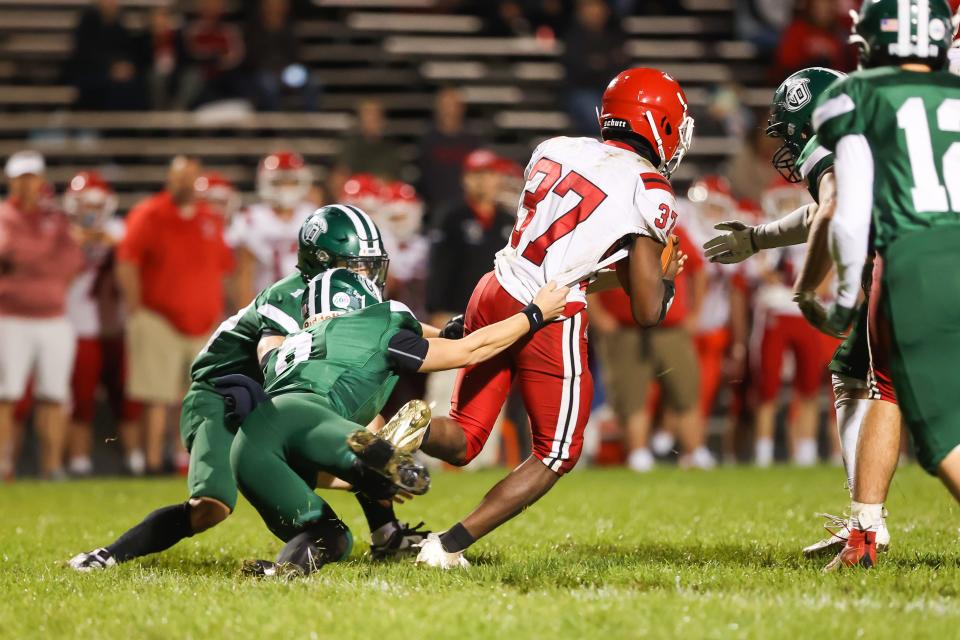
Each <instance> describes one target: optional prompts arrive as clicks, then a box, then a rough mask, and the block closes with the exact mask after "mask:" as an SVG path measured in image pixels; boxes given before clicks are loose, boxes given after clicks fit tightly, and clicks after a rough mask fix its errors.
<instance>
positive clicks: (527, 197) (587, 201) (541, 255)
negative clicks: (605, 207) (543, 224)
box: [510, 158, 607, 267]
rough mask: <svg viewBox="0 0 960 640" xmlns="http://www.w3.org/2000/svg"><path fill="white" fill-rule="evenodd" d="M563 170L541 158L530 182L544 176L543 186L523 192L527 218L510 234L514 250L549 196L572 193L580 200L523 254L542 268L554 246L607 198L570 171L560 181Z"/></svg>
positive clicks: (541, 184) (518, 223) (523, 204)
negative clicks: (551, 246) (551, 247)
mask: <svg viewBox="0 0 960 640" xmlns="http://www.w3.org/2000/svg"><path fill="white" fill-rule="evenodd" d="M562 173H563V167H561V165H560V163H558V162H554V161H553V160H550V159H549V158H540V160H538V161H537V163H536V164H535V165H533V167H532V168H531V169H530V175H529V178H528V179H529V180H532V179H533V178H534V177H536V176H537V175H543V179H542V180H540V184H539V185H537V188H536V189H534V190H533V191H524V192H523V203H522V207H523V209H524V211H525V214H524V216H523V217H522V218H521V219H520V220H518V221H517V226H516V227H515V228H514V229H513V233H512V234H510V246H511V247H513V248H514V249H516V248H517V245H519V244H520V236H522V235H523V232H524V230H526V228H527V226H528V225H529V224H530V222H532V221H533V218H534V216H535V215H536V214H537V207H538V206H539V205H540V203H542V202H543V201H544V199H546V197H547V196H548V195H550V193H551V192H552V193H554V194H555V195H556V196H557V197H559V198H563V197H564V196H566V195H567V194H568V193H570V192H571V191H572V192H573V193H575V194H576V195H578V196H579V197H580V200H579V202H577V204H576V205H574V206H573V207H572V208H571V209H570V210H569V211H567V212H566V213H563V214H558V215H557V216H556V219H555V220H554V221H553V224H551V225H550V226H549V227H547V230H546V231H544V232H543V233H542V234H540V235H539V236H538V237H536V238H534V239H533V240H531V241H530V242H529V243H528V244H527V246H526V248H524V250H523V253H522V254H521V255H522V256H523V257H524V258H526V259H527V260H529V261H530V262H532V263H533V264H535V265H537V266H538V267H539V266H541V265H542V264H543V261H544V260H545V259H546V257H547V250H548V249H549V248H550V245H552V244H553V243H554V242H556V241H557V240H559V239H560V238H562V237H564V236H566V235H567V234H569V233H570V232H572V231H573V230H574V229H575V228H576V227H577V225H578V224H580V223H581V222H583V221H584V220H586V219H587V218H589V217H590V216H591V215H592V214H593V212H594V211H596V210H597V207H599V206H600V203H602V202H603V201H604V200H605V199H606V197H607V194H606V193H604V192H603V191H602V190H601V189H600V187H598V186H597V185H595V184H593V183H592V182H590V181H589V180H587V179H586V178H584V177H583V176H582V175H580V174H579V173H577V172H576V171H571V172H570V173H568V174H567V175H565V176H564V177H563V179H561V178H560V176H561V175H562Z"/></svg>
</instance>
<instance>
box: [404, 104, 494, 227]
mask: <svg viewBox="0 0 960 640" xmlns="http://www.w3.org/2000/svg"><path fill="white" fill-rule="evenodd" d="M433 104H434V108H433V126H432V127H431V129H430V131H428V132H427V134H426V135H425V136H424V137H423V138H422V139H421V140H420V152H419V168H420V194H421V195H422V196H423V199H424V203H425V204H426V209H427V212H428V214H429V213H430V212H432V211H435V210H438V209H443V208H446V207H448V206H450V205H452V204H454V203H456V202H458V201H459V200H461V199H462V198H463V161H464V159H465V158H466V157H467V155H468V154H469V153H470V152H471V151H473V150H474V149H476V148H477V147H479V146H480V140H479V138H477V136H475V135H473V134H471V133H468V132H466V131H465V130H464V126H463V124H464V122H463V121H464V118H463V115H464V111H465V108H464V104H463V97H462V96H461V94H460V91H458V90H457V89H454V88H453V87H448V88H446V89H441V90H440V91H438V92H437V96H436V99H435V100H434V103H433Z"/></svg>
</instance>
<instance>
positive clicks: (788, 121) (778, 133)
mask: <svg viewBox="0 0 960 640" xmlns="http://www.w3.org/2000/svg"><path fill="white" fill-rule="evenodd" d="M845 77H846V75H845V74H843V73H840V72H839V71H834V70H833V69H827V68H825V67H809V68H807V69H801V70H800V71H797V72H796V73H794V74H793V75H791V76H790V77H789V78H787V79H786V80H784V81H783V83H781V85H780V86H779V87H777V90H776V91H775V92H774V93H773V102H772V103H771V104H770V119H769V120H768V121H767V130H766V133H767V135H768V136H770V137H771V138H782V139H783V145H782V146H781V147H780V148H779V149H777V151H776V153H774V154H773V166H774V168H775V169H776V170H777V171H779V172H780V175H782V176H783V177H784V178H786V179H787V180H789V181H790V182H800V181H801V180H803V176H801V175H800V167H798V166H797V158H798V157H800V152H802V151H803V148H804V147H805V146H806V144H807V142H808V141H809V140H810V138H812V137H813V123H812V122H811V119H812V118H813V107H814V105H815V104H816V102H817V97H818V96H819V95H820V94H821V93H823V92H824V91H826V89H827V87H829V86H830V85H831V84H833V83H834V82H835V81H836V80H838V79H840V78H845Z"/></svg>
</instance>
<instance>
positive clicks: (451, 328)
mask: <svg viewBox="0 0 960 640" xmlns="http://www.w3.org/2000/svg"><path fill="white" fill-rule="evenodd" d="M440 337H441V338H446V339H447V340H459V339H460V338H462V337H463V314H462V313H461V314H459V315H456V316H453V317H452V318H450V320H448V321H447V324H445V325H443V329H441V330H440Z"/></svg>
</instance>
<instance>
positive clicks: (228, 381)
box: [213, 373, 269, 433]
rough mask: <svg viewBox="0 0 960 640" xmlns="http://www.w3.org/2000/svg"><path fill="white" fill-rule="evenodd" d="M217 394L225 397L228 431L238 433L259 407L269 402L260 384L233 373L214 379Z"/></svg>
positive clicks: (225, 415) (225, 416)
mask: <svg viewBox="0 0 960 640" xmlns="http://www.w3.org/2000/svg"><path fill="white" fill-rule="evenodd" d="M213 386H214V388H215V389H216V391H217V393H219V394H220V395H221V396H223V406H224V414H223V417H224V421H225V423H226V426H227V429H228V430H230V431H232V432H233V433H236V432H237V429H239V428H240V425H241V424H243V421H244V420H246V418H247V416H249V415H250V414H251V413H253V410H254V409H256V408H257V405H258V404H260V403H262V402H266V401H268V400H269V398H268V397H267V394H266V392H265V391H264V390H263V387H262V386H261V385H260V383H259V382H257V381H256V380H254V379H253V378H250V377H247V376H245V375H243V374H239V373H232V374H229V375H225V376H221V377H219V378H214V379H213Z"/></svg>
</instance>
